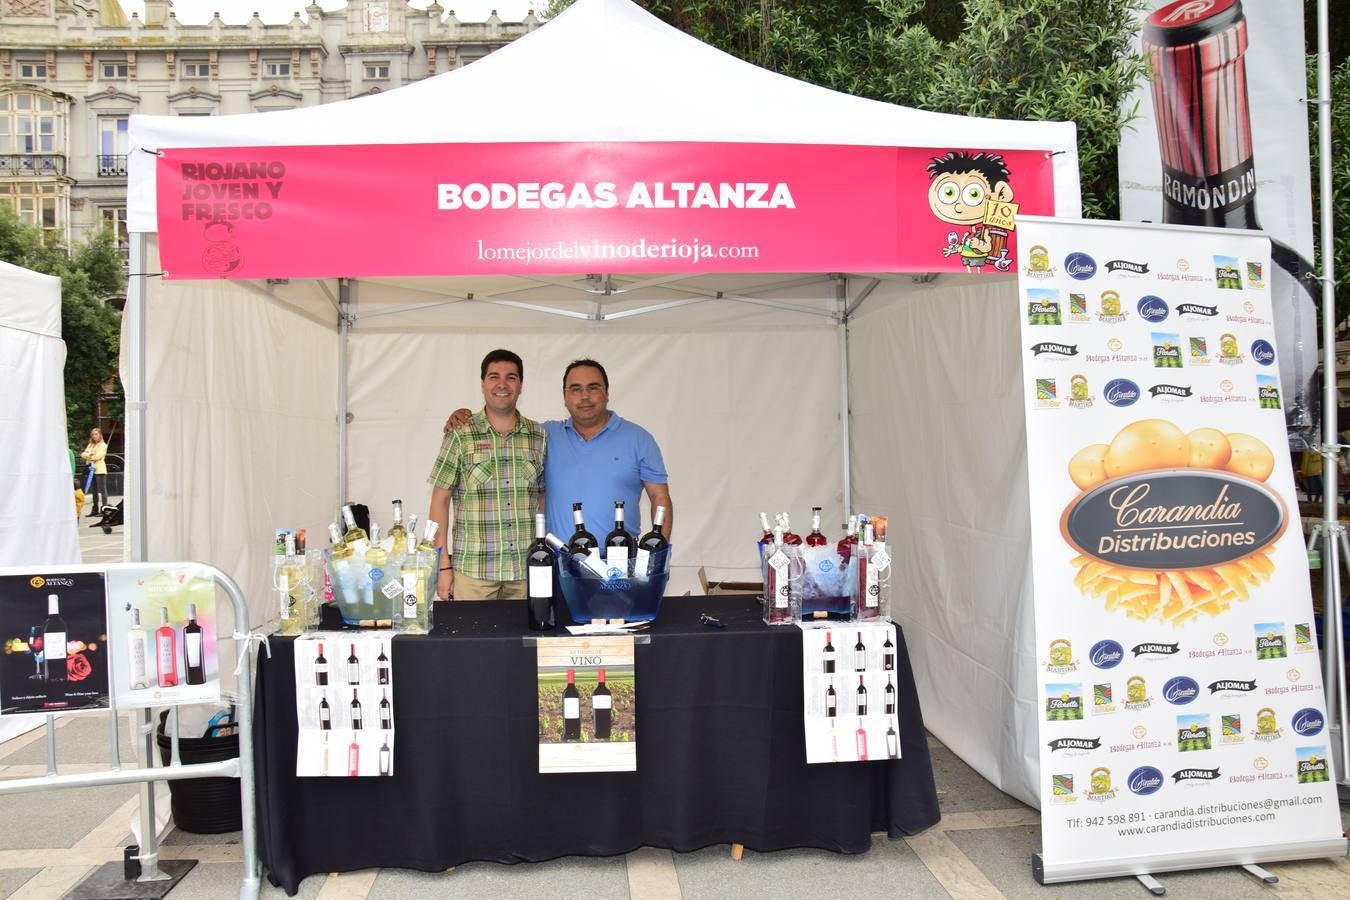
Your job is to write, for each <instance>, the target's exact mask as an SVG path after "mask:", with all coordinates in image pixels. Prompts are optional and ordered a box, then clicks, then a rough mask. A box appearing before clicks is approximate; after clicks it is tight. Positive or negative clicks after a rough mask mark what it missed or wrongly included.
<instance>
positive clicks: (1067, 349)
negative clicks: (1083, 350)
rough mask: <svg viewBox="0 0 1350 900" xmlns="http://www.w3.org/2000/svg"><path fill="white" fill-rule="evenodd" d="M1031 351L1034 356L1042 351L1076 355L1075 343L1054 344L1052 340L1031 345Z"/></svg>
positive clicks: (1052, 353)
mask: <svg viewBox="0 0 1350 900" xmlns="http://www.w3.org/2000/svg"><path fill="white" fill-rule="evenodd" d="M1031 352H1032V354H1033V355H1035V356H1040V355H1041V354H1042V353H1049V354H1051V355H1052V356H1077V355H1078V345H1077V344H1056V343H1055V342H1054V341H1042V342H1041V343H1039V344H1032V345H1031Z"/></svg>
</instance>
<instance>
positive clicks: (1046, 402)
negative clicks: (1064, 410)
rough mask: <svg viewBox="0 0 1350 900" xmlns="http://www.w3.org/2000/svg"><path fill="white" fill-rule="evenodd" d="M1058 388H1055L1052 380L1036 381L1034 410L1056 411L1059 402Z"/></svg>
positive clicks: (1041, 379) (1040, 379) (1038, 379)
mask: <svg viewBox="0 0 1350 900" xmlns="http://www.w3.org/2000/svg"><path fill="white" fill-rule="evenodd" d="M1058 393H1059V391H1058V388H1057V387H1056V386H1055V379H1053V378H1037V379H1036V408H1037V409H1058V408H1059V407H1060V401H1059V400H1058V399H1057V396H1058Z"/></svg>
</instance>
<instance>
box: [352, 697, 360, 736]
mask: <svg viewBox="0 0 1350 900" xmlns="http://www.w3.org/2000/svg"><path fill="white" fill-rule="evenodd" d="M352 728H354V729H355V730H357V731H360V730H361V701H360V699H358V698H357V696H356V688H352Z"/></svg>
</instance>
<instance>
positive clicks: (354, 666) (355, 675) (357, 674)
mask: <svg viewBox="0 0 1350 900" xmlns="http://www.w3.org/2000/svg"><path fill="white" fill-rule="evenodd" d="M351 646H352V652H351V655H350V656H348V657H347V683H348V684H360V683H361V661H360V660H359V659H357V658H356V645H355V644H352V645H351Z"/></svg>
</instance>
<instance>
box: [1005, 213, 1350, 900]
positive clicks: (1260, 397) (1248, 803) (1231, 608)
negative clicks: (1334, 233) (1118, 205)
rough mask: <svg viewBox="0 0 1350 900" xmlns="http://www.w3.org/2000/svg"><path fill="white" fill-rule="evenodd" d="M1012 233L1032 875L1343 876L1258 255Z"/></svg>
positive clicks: (1261, 242) (1217, 242)
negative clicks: (1036, 735) (1244, 866)
mask: <svg viewBox="0 0 1350 900" xmlns="http://www.w3.org/2000/svg"><path fill="white" fill-rule="evenodd" d="M1018 228H1019V231H1021V233H1022V242H1021V243H1020V244H1019V245H1018V248H1019V249H1018V294H1019V297H1018V302H1019V310H1018V312H1019V317H1020V320H1021V335H1022V385H1021V390H1022V396H1023V402H1024V410H1025V415H1026V435H1027V469H1028V487H1029V495H1030V513H1031V523H1030V524H1031V552H1032V579H1033V587H1034V593H1035V609H1036V645H1035V652H1036V663H1035V666H1036V668H1035V682H1034V687H1035V694H1034V696H1027V697H1025V698H1024V700H1025V702H1026V704H1027V708H1028V709H1033V710H1034V711H1035V715H1036V718H1037V721H1038V724H1039V730H1040V738H1041V740H1040V748H1041V750H1040V763H1041V765H1040V770H1041V803H1042V808H1041V821H1042V853H1041V854H1040V856H1039V857H1037V860H1036V866H1037V868H1036V874H1037V876H1038V877H1039V878H1041V879H1043V881H1044V882H1045V883H1052V882H1057V881H1068V880H1074V879H1077V878H1093V877H1106V876H1110V875H1129V874H1134V873H1136V872H1164V871H1169V870H1177V869H1189V868H1201V867H1204V866H1217V865H1234V864H1237V863H1239V862H1244V863H1245V862H1261V861H1275V860H1281V859H1299V858H1307V857H1313V856H1320V855H1326V854H1335V853H1340V854H1344V852H1345V841H1344V839H1343V838H1342V837H1341V822H1340V816H1339V813H1338V812H1337V808H1338V806H1337V797H1336V785H1335V777H1334V774H1333V772H1332V765H1331V761H1330V758H1329V756H1330V754H1329V751H1330V749H1331V734H1330V729H1329V727H1328V724H1327V718H1326V710H1325V706H1324V694H1323V690H1322V667H1321V665H1320V663H1319V653H1318V635H1317V629H1316V623H1315V621H1314V614H1313V607H1312V599H1311V595H1310V592H1309V583H1308V560H1307V555H1306V551H1305V547H1304V537H1303V532H1302V530H1301V528H1300V521H1299V512H1298V497H1297V495H1296V493H1295V489H1294V478H1293V469H1292V465H1291V459H1290V453H1289V451H1288V449H1287V446H1288V442H1287V439H1286V421H1285V416H1284V413H1285V409H1284V401H1285V400H1286V395H1285V394H1284V393H1283V392H1282V390H1281V384H1280V379H1279V375H1278V372H1279V359H1278V355H1279V348H1278V345H1277V344H1276V341H1275V324H1276V323H1275V321H1274V320H1275V318H1276V315H1277V310H1275V309H1274V308H1273V305H1272V300H1271V285H1272V282H1271V280H1270V273H1271V268H1270V266H1271V258H1270V241H1269V239H1268V238H1267V237H1266V236H1265V235H1263V234H1261V233H1259V232H1251V231H1238V230H1234V229H1218V228H1213V229H1210V228H1188V227H1182V226H1174V225H1154V226H1144V225H1123V224H1119V223H1106V222H1085V221H1069V220H1055V219H1042V218H1036V217H1023V218H1022V219H1020V220H1019V221H1018Z"/></svg>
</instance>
